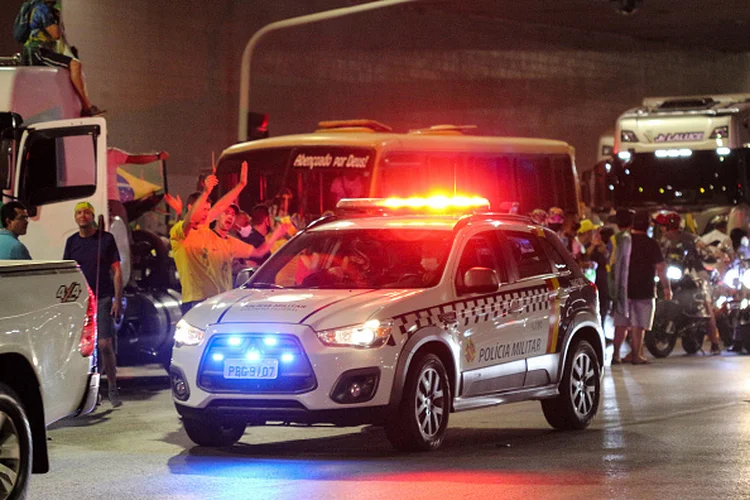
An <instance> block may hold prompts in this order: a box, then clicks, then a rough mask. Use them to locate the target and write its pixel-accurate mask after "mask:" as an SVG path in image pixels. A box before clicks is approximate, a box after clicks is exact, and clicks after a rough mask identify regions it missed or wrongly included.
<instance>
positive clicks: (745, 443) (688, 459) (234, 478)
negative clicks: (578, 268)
mask: <svg viewBox="0 0 750 500" xmlns="http://www.w3.org/2000/svg"><path fill="white" fill-rule="evenodd" d="M151 382H153V381H151ZM122 385H123V400H124V401H125V404H124V405H123V406H122V407H121V408H119V409H116V410H112V409H111V407H110V406H109V405H108V404H107V403H105V404H104V405H103V406H102V407H100V408H99V409H98V410H97V411H96V412H94V413H93V414H91V415H88V416H85V417H81V418H78V419H68V420H64V421H62V422H60V423H58V424H55V425H54V426H53V427H52V429H51V431H50V433H49V435H50V437H51V438H52V441H50V443H49V444H50V448H51V468H52V470H51V472H49V473H48V474H45V475H35V476H33V477H32V481H31V489H30V492H29V498H31V499H60V500H63V499H75V500H79V499H135V498H164V499H166V498H170V499H171V498H174V499H231V500H237V499H245V498H258V499H264V500H265V499H277V498H283V499H286V498H289V499H295V500H301V499H308V498H336V499H339V498H375V499H385V500H392V499H396V498H398V499H406V498H408V499H411V498H417V499H435V498H438V499H444V498H501V497H502V498H524V499H546V498H571V499H572V498H576V499H580V498H628V499H631V498H649V499H653V498H660V499H668V498H680V499H683V498H701V499H708V498H722V499H724V498H750V356H736V355H731V354H724V355H722V356H719V357H709V356H701V355H700V354H699V355H697V356H693V357H685V356H680V355H679V353H677V354H673V356H672V357H670V358H667V359H665V360H657V361H655V362H654V363H653V364H651V365H648V366H632V365H627V366H616V367H613V368H611V369H608V371H607V373H606V375H605V378H604V399H603V401H602V405H601V406H600V409H599V415H598V416H597V418H596V420H595V422H594V424H593V425H592V427H591V428H589V429H588V430H586V431H582V432H574V433H566V432H557V431H553V430H552V429H551V428H550V427H549V426H548V425H547V423H546V422H545V420H544V417H543V415H542V412H541V409H540V406H539V403H535V402H528V403H518V404H514V405H507V406H501V407H495V408H488V409H485V410H478V411H471V412H465V413H457V414H456V413H454V414H452V415H451V419H450V426H449V429H448V434H447V438H446V440H445V442H444V444H443V446H442V447H441V448H440V449H439V450H438V451H436V452H433V453H421V454H413V455H404V454H399V453H397V452H395V451H394V450H393V449H392V448H391V447H390V445H389V444H388V442H387V441H386V440H385V435H384V433H383V432H382V430H380V429H377V428H371V427H355V428H295V427H256V428H248V430H247V431H246V433H245V436H244V437H243V438H242V440H241V442H240V443H239V444H238V445H235V446H234V447H231V448H225V449H206V448H199V447H195V446H194V445H193V444H192V442H191V441H190V440H189V439H188V438H187V436H186V435H185V433H184V432H183V430H182V428H181V425H180V421H179V419H178V417H177V414H176V412H175V410H174V408H173V406H172V402H171V398H170V394H169V390H168V389H167V388H166V383H165V382H164V381H163V380H162V381H161V382H159V381H157V383H148V384H133V383H132V381H131V382H127V381H124V382H123V384H122Z"/></svg>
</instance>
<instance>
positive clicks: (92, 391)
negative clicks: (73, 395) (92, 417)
mask: <svg viewBox="0 0 750 500" xmlns="http://www.w3.org/2000/svg"><path fill="white" fill-rule="evenodd" d="M100 377H101V375H99V374H98V373H90V374H89V380H88V384H86V387H87V388H86V393H85V394H84V395H83V399H82V400H81V404H80V405H78V410H76V416H79V415H86V414H87V413H91V412H92V411H93V410H94V408H96V398H97V396H98V395H99V379H100Z"/></svg>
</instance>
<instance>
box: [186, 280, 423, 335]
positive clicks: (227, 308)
mask: <svg viewBox="0 0 750 500" xmlns="http://www.w3.org/2000/svg"><path fill="white" fill-rule="evenodd" d="M424 291H425V290H414V289H409V290H404V289H398V290H372V289H367V290H315V289H312V290H310V289H307V290H283V289H280V290H279V289H260V290H258V289H247V290H242V289H238V290H233V291H231V292H228V293H225V294H222V295H219V296H217V297H214V298H212V299H209V300H207V301H205V302H203V303H202V304H200V305H199V306H196V307H195V308H194V309H193V310H191V311H190V313H188V316H187V318H186V320H187V321H188V322H189V323H191V324H193V325H195V326H199V327H202V326H204V325H209V324H212V323H296V324H306V325H309V326H311V327H312V328H313V329H315V330H321V329H326V328H333V327H339V326H343V325H354V324H358V323H363V322H364V321H367V320H368V319H369V318H370V317H371V316H372V315H373V314H375V313H376V312H377V311H379V310H380V309H382V308H383V307H385V306H389V309H390V306H392V305H394V303H396V302H401V301H402V299H406V298H407V297H415V296H417V295H420V294H422V293H423V292H424ZM201 312H202V313H203V314H201V315H200V316H198V314H199V313H201Z"/></svg>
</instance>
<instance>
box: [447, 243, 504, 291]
mask: <svg viewBox="0 0 750 500" xmlns="http://www.w3.org/2000/svg"><path fill="white" fill-rule="evenodd" d="M501 264H502V257H501V254H500V247H499V243H498V240H497V236H496V235H495V234H494V233H493V232H492V231H487V232H484V233H479V234H477V235H474V236H472V237H471V239H469V241H468V242H466V246H465V247H464V250H463V253H462V254H461V259H460V260H459V261H458V270H457V271H456V289H457V290H460V289H461V288H463V286H464V275H465V274H466V271H468V270H469V269H471V268H472V267H486V268H489V269H494V270H495V271H496V272H497V273H498V278H499V279H500V281H501V282H502V281H505V276H506V274H505V269H504V266H502V265H501Z"/></svg>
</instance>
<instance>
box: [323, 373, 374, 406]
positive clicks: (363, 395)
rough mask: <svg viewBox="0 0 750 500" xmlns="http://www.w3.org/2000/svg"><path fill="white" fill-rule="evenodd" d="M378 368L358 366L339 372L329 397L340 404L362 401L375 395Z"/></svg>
mask: <svg viewBox="0 0 750 500" xmlns="http://www.w3.org/2000/svg"><path fill="white" fill-rule="evenodd" d="M379 381H380V369H379V368H377V367H373V368H360V369H357V370H349V371H347V372H344V373H342V374H341V376H340V377H339V379H338V380H337V381H336V384H335V385H334V387H333V391H331V399H332V400H334V401H335V402H337V403H341V404H351V403H363V402H365V401H369V400H371V399H372V398H373V397H375V392H376V391H377V389H378V382H379Z"/></svg>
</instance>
